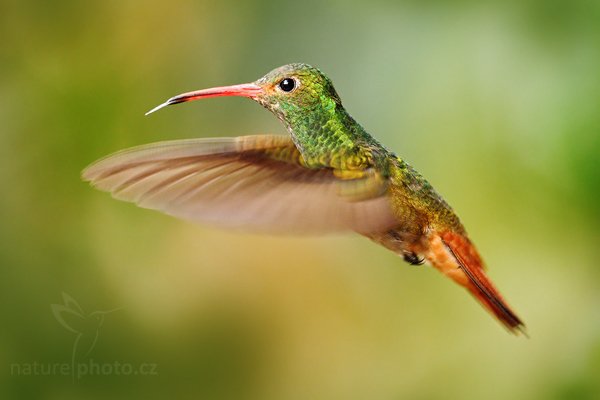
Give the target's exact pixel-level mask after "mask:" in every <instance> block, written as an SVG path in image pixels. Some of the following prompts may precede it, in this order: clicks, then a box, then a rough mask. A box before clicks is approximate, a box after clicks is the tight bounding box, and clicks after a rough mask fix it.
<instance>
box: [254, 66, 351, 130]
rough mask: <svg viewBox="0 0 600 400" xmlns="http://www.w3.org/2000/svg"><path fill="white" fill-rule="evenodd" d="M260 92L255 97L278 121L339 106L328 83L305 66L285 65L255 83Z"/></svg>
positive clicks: (333, 90) (312, 68)
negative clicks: (297, 114) (321, 108)
mask: <svg viewBox="0 0 600 400" xmlns="http://www.w3.org/2000/svg"><path fill="white" fill-rule="evenodd" d="M254 83H255V84H256V85H257V86H259V87H260V88H261V89H262V90H261V92H260V93H259V94H258V95H257V96H256V97H255V100H256V101H258V102H259V103H260V104H261V105H263V106H264V107H265V108H267V109H268V110H270V111H272V112H273V113H274V114H275V115H277V116H278V117H279V118H281V119H285V117H287V116H288V115H290V114H295V113H297V112H300V113H301V112H306V111H307V110H315V109H318V108H319V107H324V108H328V107H332V106H333V107H334V106H335V105H341V100H340V97H339V96H338V94H337V93H336V91H335V88H334V87H333V84H332V83H331V80H330V79H329V78H328V77H327V76H325V75H324V74H323V73H322V72H321V71H319V70H318V69H317V68H314V67H311V66H310V65H307V64H287V65H284V66H282V67H279V68H277V69H274V70H273V71H271V72H269V73H268V74H266V75H265V76H263V77H262V78H260V79H259V80H257V81H256V82H254Z"/></svg>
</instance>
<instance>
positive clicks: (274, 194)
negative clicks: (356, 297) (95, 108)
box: [82, 135, 394, 233]
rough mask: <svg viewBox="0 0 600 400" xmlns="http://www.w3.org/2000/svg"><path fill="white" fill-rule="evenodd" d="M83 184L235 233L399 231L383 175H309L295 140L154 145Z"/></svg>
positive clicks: (118, 156) (90, 172) (105, 165)
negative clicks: (236, 231) (235, 229)
mask: <svg viewBox="0 0 600 400" xmlns="http://www.w3.org/2000/svg"><path fill="white" fill-rule="evenodd" d="M82 177H83V179H84V180H86V181H90V182H91V184H92V185H93V186H95V187H97V188H98V189H101V190H104V191H107V192H110V193H112V195H113V197H115V198H117V199H120V200H125V201H130V202H134V203H136V204H137V205H139V206H141V207H144V208H150V209H155V210H160V211H163V212H165V213H167V214H170V215H173V216H176V217H179V218H183V219H186V220H192V221H198V222H203V223H208V224H212V225H218V226H222V227H228V228H242V229H246V230H252V231H259V232H269V233H286V232H288V233H325V232H335V231H344V230H354V231H358V232H361V233H368V232H373V231H380V230H383V229H388V228H391V227H392V226H393V225H394V217H393V215H392V213H391V208H390V205H389V202H388V199H387V196H384V195H383V194H384V193H385V190H386V188H387V182H386V181H385V180H383V179H381V178H380V177H379V174H376V173H374V172H371V173H367V174H365V177H364V178H361V179H351V180H348V179H347V180H343V179H340V178H337V177H336V176H335V175H334V171H333V170H332V169H330V168H317V169H309V168H306V167H304V166H302V164H301V157H300V153H299V152H298V150H297V149H296V147H295V146H294V143H293V142H292V140H291V139H290V138H289V137H287V136H274V135H260V136H244V137H237V138H219V139H191V140H177V141H168V142H161V143H155V144H149V145H145V146H140V147H134V148H131V149H128V150H123V151H120V152H118V153H115V154H113V155H110V156H108V157H106V158H104V159H101V160H99V161H97V162H96V163H94V164H92V165H91V166H89V167H88V168H87V169H85V170H84V171H83V174H82ZM374 186H375V187H376V189H377V190H374V189H373V188H374Z"/></svg>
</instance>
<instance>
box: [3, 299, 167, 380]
mask: <svg viewBox="0 0 600 400" xmlns="http://www.w3.org/2000/svg"><path fill="white" fill-rule="evenodd" d="M62 300H63V302H62V304H51V305H50V308H51V310H52V315H54V318H56V321H58V323H59V324H60V325H61V326H62V327H63V328H64V329H65V330H67V331H69V332H70V333H71V334H72V335H73V345H72V346H71V360H70V363H64V362H63V363H61V362H57V363H40V362H38V361H33V362H25V363H13V364H10V372H11V375H17V376H32V375H33V376H38V375H39V376H54V375H62V376H71V379H72V381H73V383H75V380H76V379H77V380H79V379H81V378H82V377H84V376H88V375H103V376H108V375H118V376H130V375H144V376H152V375H158V371H157V368H158V366H157V364H156V363H139V364H137V365H136V364H132V363H128V362H121V361H113V362H102V363H99V362H97V361H95V360H93V359H92V358H91V357H90V354H91V353H92V351H93V350H94V348H95V347H96V345H97V343H98V341H99V337H100V331H101V329H102V327H103V326H104V323H105V320H106V319H107V316H108V315H109V314H112V313H114V312H115V311H118V310H120V309H122V307H119V308H113V309H110V310H100V311H92V312H90V313H87V312H85V311H84V309H83V307H81V306H80V305H79V303H78V302H77V300H75V299H74V298H73V297H72V296H70V295H69V294H67V293H65V292H63V293H62Z"/></svg>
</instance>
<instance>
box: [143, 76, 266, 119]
mask: <svg viewBox="0 0 600 400" xmlns="http://www.w3.org/2000/svg"><path fill="white" fill-rule="evenodd" d="M262 92H263V89H262V88H261V87H260V86H258V85H256V84H254V83H243V84H241V85H232V86H220V87H214V88H210V89H202V90H196V91H194V92H188V93H183V94H180V95H177V96H175V97H171V98H170V99H169V100H167V101H165V102H164V103H162V104H161V105H159V106H156V107H154V108H153V109H152V110H150V111H148V112H147V113H146V115H148V114H152V113H153V112H154V111H158V110H160V109H161V108H163V107H166V106H170V105H173V104H179V103H185V102H186V101H192V100H198V99H207V98H209V97H220V96H242V97H249V98H251V99H254V98H256V96H258V95H259V94H260V93H262Z"/></svg>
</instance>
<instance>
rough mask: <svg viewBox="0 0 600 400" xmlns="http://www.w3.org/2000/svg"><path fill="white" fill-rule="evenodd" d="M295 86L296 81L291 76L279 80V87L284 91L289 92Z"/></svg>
mask: <svg viewBox="0 0 600 400" xmlns="http://www.w3.org/2000/svg"><path fill="white" fill-rule="evenodd" d="M295 87H296V81H295V80H294V79H292V78H284V79H283V80H282V81H281V82H279V89H281V90H283V91H284V92H291V91H292V90H294V88H295Z"/></svg>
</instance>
